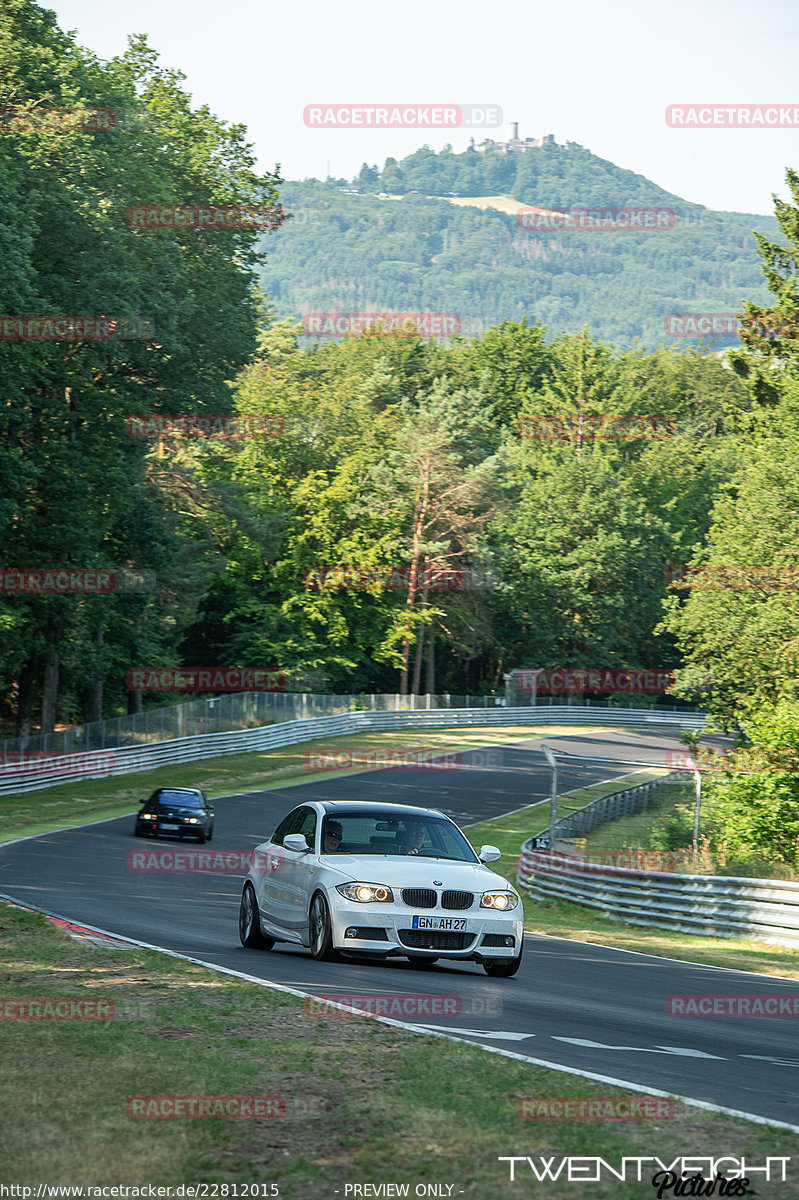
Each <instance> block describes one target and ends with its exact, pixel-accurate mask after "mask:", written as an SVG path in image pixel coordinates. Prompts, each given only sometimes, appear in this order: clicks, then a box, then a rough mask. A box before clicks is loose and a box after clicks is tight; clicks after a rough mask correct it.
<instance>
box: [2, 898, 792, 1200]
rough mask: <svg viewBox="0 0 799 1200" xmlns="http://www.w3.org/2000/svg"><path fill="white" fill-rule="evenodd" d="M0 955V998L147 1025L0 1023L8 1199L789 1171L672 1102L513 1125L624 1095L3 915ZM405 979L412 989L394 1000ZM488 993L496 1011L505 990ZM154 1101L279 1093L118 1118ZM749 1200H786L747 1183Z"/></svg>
mask: <svg viewBox="0 0 799 1200" xmlns="http://www.w3.org/2000/svg"><path fill="white" fill-rule="evenodd" d="M0 941H2V951H3V960H4V962H5V964H6V965H5V967H4V979H3V999H4V1000H5V999H8V998H10V997H15V998H23V997H32V996H36V997H50V998H55V997H59V996H71V997H84V998H85V997H90V998H95V999H97V998H99V997H110V998H111V999H112V1000H113V1001H114V1002H115V1004H117V1005H120V1006H121V1005H122V1004H124V1003H127V1004H128V1005H130V1006H135V1005H140V1006H141V1007H142V1008H148V1011H145V1012H144V1014H143V1015H141V1016H139V1015H137V1012H136V1009H135V1007H132V1015H129V1016H127V1017H120V1018H114V1019H113V1020H110V1021H105V1022H98V1021H70V1022H57V1021H38V1022H36V1021H7V1022H5V1023H4V1028H3V1033H4V1041H5V1049H4V1056H3V1071H2V1073H0V1128H2V1130H3V1174H4V1178H5V1179H8V1180H13V1181H14V1182H16V1183H19V1184H23V1185H26V1186H36V1185H37V1184H38V1183H40V1182H46V1183H51V1184H52V1183H57V1184H62V1185H69V1184H73V1185H84V1186H85V1185H87V1184H92V1185H111V1186H113V1185H128V1186H142V1185H145V1184H159V1185H172V1186H174V1185H177V1184H181V1183H186V1182H189V1181H191V1182H194V1181H202V1182H207V1183H216V1182H218V1183H220V1184H222V1183H228V1184H230V1183H233V1182H235V1183H238V1184H244V1183H256V1182H257V1183H261V1184H269V1183H275V1184H276V1185H277V1187H278V1189H279V1196H280V1200H311V1197H313V1198H314V1200H327V1197H330V1200H333V1197H334V1195H335V1193H336V1190H337V1189H338V1194H339V1195H340V1194H341V1189H342V1184H343V1183H345V1182H350V1183H361V1184H364V1183H372V1184H379V1183H382V1182H392V1183H402V1182H407V1183H408V1184H410V1185H411V1194H413V1189H414V1187H415V1185H417V1184H429V1185H433V1184H440V1183H441V1181H442V1180H443V1181H447V1182H450V1183H452V1184H454V1185H455V1191H454V1194H456V1195H457V1194H463V1195H464V1196H467V1197H469V1196H473V1197H475V1200H477V1198H478V1197H485V1196H491V1197H492V1198H497V1200H504V1198H505V1197H507V1198H508V1200H510V1198H511V1197H513V1198H514V1200H517V1198H518V1195H519V1190H518V1186H519V1185H518V1181H517V1183H516V1184H511V1183H510V1182H509V1179H508V1166H507V1163H499V1162H498V1161H497V1160H498V1158H499V1157H500V1156H503V1155H513V1154H519V1153H523V1154H529V1155H537V1154H542V1155H547V1156H552V1155H554V1156H555V1157H556V1158H559V1157H560V1156H563V1155H569V1154H577V1155H583V1156H585V1155H588V1156H592V1155H597V1156H600V1157H602V1158H604V1159H606V1160H608V1161H609V1162H612V1163H618V1161H619V1160H620V1159H621V1158H622V1156H624V1155H627V1156H644V1155H658V1156H660V1157H661V1158H663V1159H668V1160H669V1161H671V1160H672V1159H673V1158H674V1157H675V1155H677V1154H686V1155H688V1154H690V1155H694V1156H705V1157H708V1156H713V1155H715V1156H717V1155H719V1154H720V1153H724V1152H729V1151H730V1150H731V1149H732V1150H733V1152H734V1153H735V1154H736V1155H737V1156H741V1155H744V1154H745V1155H746V1158H747V1160H749V1161H750V1162H752V1161H757V1162H758V1163H761V1162H763V1161H764V1160H765V1158H766V1157H767V1156H768V1155H774V1154H775V1153H779V1154H781V1155H791V1156H793V1157H794V1160H796V1158H797V1157H799V1135H794V1134H792V1133H790V1132H788V1131H786V1130H775V1129H773V1128H768V1127H764V1126H760V1125H752V1124H749V1123H748V1122H746V1121H744V1120H741V1119H737V1118H732V1117H727V1116H721V1115H719V1114H715V1113H710V1112H706V1111H704V1110H701V1109H696V1108H692V1107H690V1106H687V1105H683V1104H682V1103H680V1102H676V1104H675V1111H674V1116H673V1117H672V1118H663V1117H661V1118H659V1119H657V1120H624V1121H607V1120H602V1121H598V1120H594V1121H591V1122H585V1121H583V1122H580V1121H567V1120H552V1121H541V1120H537V1121H535V1120H527V1121H521V1120H520V1119H519V1117H518V1116H517V1104H518V1101H519V1100H520V1099H522V1098H524V1097H534V1096H535V1097H558V1098H575V1097H598V1096H612V1095H615V1096H620V1095H629V1094H630V1091H629V1089H623V1088H618V1087H612V1086H610V1085H608V1084H600V1083H592V1082H590V1081H588V1080H582V1079H580V1078H579V1077H576V1076H570V1075H567V1074H563V1073H561V1072H558V1071H556V1070H553V1069H548V1068H544V1067H538V1066H535V1065H533V1064H531V1063H525V1062H519V1061H515V1060H511V1059H507V1058H504V1057H501V1056H499V1055H494V1054H491V1055H489V1054H487V1053H486V1052H485V1051H484V1050H482V1049H481V1048H479V1047H473V1046H468V1045H465V1044H463V1043H454V1042H449V1041H445V1040H442V1039H439V1038H433V1037H430V1036H427V1035H421V1034H411V1033H407V1032H405V1031H402V1030H398V1029H394V1028H389V1027H386V1026H384V1025H381V1024H379V1023H377V1022H374V1021H371V1020H369V1019H366V1018H359V1017H348V1016H342V1017H338V1018H329V1017H328V1018H319V1017H312V1016H310V1015H306V1013H305V1011H304V1002H303V1000H302V999H300V998H298V997H293V996H289V995H285V994H280V993H277V992H273V991H270V990H269V989H267V988H261V987H258V986H256V985H254V984H250V983H247V982H244V981H242V980H238V979H235V978H231V977H229V976H225V975H220V974H217V973H215V972H212V971H210V970H207V969H205V968H202V967H200V966H198V965H196V964H193V963H189V962H184V961H182V960H179V959H175V958H171V957H167V956H166V955H161V954H157V953H155V952H150V951H145V950H141V949H138V948H136V947H132V948H129V949H125V950H121V951H118V950H111V949H106V948H102V949H96V948H93V947H90V946H86V945H83V944H79V943H76V942H75V941H73V940H71V939H70V938H69V937H68V936H67V935H66V934H65V933H63V932H62V931H61V930H58V929H56V928H54V927H53V926H52V925H50V924H48V923H47V922H46V921H45V920H44V919H43V918H42V917H40V916H38V915H34V914H30V913H26V912H23V911H22V910H20V909H15V908H9V907H1V908H0ZM242 966H243V968H244V969H245V970H246V968H247V962H246V961H244V962H243V964H242ZM421 982H422V981H421V979H420V976H419V974H418V973H416V972H414V978H413V979H410V978H409V989H408V990H409V991H413V992H417V993H418V992H420V991H423V984H422V986H421V987H420V983H421ZM376 983H377V984H379V979H378V972H377V971H376ZM488 986H491V987H492V988H495V989H496V991H497V992H498V993H499V994H500V995H502V994H503V993H504V992H505V991H506V990H507V991H508V992H509V993H512V991H513V987H514V983H513V981H512V980H503V981H491V983H490V984H489V985H488ZM153 1009H154V1012H153ZM173 1095H181V1096H209V1095H211V1096H219V1095H227V1096H236V1095H246V1096H272V1097H275V1096H279V1097H281V1098H282V1099H283V1102H284V1105H285V1115H284V1116H283V1117H279V1118H258V1119H243V1120H233V1119H212V1120H200V1119H196V1118H195V1119H192V1118H180V1119H149V1120H148V1119H139V1118H134V1117H131V1116H129V1115H128V1109H127V1105H128V1101H129V1100H130V1099H131V1098H132V1097H144V1096H173ZM736 1099H737V1098H736V1097H731V1103H733V1104H734V1103H735V1101H736ZM530 1179H531V1177H530ZM531 1181H532V1179H531ZM640 1187H641V1185H640V1184H632V1185H630V1187H629V1193H630V1194H633V1193H634V1194H636V1195H637V1194H638V1193H639V1192H640ZM627 1192H628V1189H627V1188H625V1189H623V1193H622V1188H621V1186H620V1184H619V1183H618V1181H611V1180H608V1181H603V1182H601V1183H595V1184H593V1185H592V1188H591V1196H592V1200H615V1198H617V1197H618V1196H619V1195H620V1194H627ZM209 1194H210V1193H209ZM220 1194H221V1193H220ZM267 1194H268V1192H267ZM572 1195H573V1185H572V1184H570V1183H568V1182H566V1181H565V1180H561V1181H559V1182H556V1183H551V1182H550V1183H547V1184H546V1196H547V1198H548V1200H549V1198H550V1197H572ZM758 1195H760V1196H764V1197H774V1198H775V1200H783V1197H784V1196H785V1195H786V1193H785V1191H784V1185H782V1184H768V1183H765V1184H761V1183H760V1182H758Z"/></svg>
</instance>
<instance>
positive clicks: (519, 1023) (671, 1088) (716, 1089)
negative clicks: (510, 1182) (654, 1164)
mask: <svg viewBox="0 0 799 1200" xmlns="http://www.w3.org/2000/svg"><path fill="white" fill-rule="evenodd" d="M542 740H546V742H547V744H548V745H550V746H552V747H553V748H555V749H557V750H562V751H563V752H566V753H578V754H584V755H591V756H597V757H600V758H605V759H606V758H614V759H617V760H620V762H619V767H618V769H617V770H614V769H613V768H612V767H609V766H608V765H607V764H604V765H596V766H571V765H570V766H569V767H565V766H564V767H562V768H561V769H560V770H559V791H560V792H561V793H563V792H566V791H570V790H572V789H574V788H577V787H580V786H583V785H585V784H586V783H590V782H595V781H597V780H601V779H608V778H614V777H617V776H623V775H625V774H627V773H628V772H629V771H630V770H631V768H630V767H629V766H625V765H623V763H622V761H621V760H624V759H629V760H633V761H642V762H650V761H651V762H652V763H653V764H662V763H663V762H664V760H665V754H666V751H667V750H673V749H676V748H679V742H678V741H677V739H676V736H670V735H666V734H659V733H655V732H651V731H640V732H638V731H618V730H607V731H601V732H596V733H580V732H575V733H574V734H568V735H562V736H559V737H546V738H545V739H542V738H540V737H534V738H529V739H524V740H521V741H516V742H513V743H510V744H507V745H505V746H501V747H497V748H496V749H484V750H479V751H472V752H464V753H463V754H462V756H461V761H460V762H459V763H458V766H457V769H424V770H401V771H371V772H366V773H362V774H359V775H357V776H350V777H342V778H338V779H330V778H329V777H326V776H325V774H324V773H320V774H319V775H317V776H315V777H314V778H313V780H311V781H309V782H303V783H301V784H298V785H294V786H285V787H281V788H277V789H270V790H269V791H264V792H250V793H247V794H245V795H232V796H225V797H222V798H218V799H215V800H214V802H213V803H214V807H215V809H216V826H215V832H214V840H213V841H212V842H211V843H210V845H209V846H206V847H203V850H213V851H220V850H239V851H241V850H245V849H252V848H253V847H254V846H256V845H258V844H259V843H260V842H262V841H264V840H265V839H266V838H267V837H268V836H269V835H270V834H271V833H272V831H273V830H274V828H275V826H276V825H277V823H278V821H279V820H280V819H281V818H282V817H283V816H284V815H285V814H286V813H287V812H288V811H289V809H291V808H293V807H294V806H295V805H296V804H299V803H301V802H302V801H303V800H307V799H322V798H328V799H369V800H380V801H394V802H398V803H414V804H419V805H424V806H429V807H434V808H439V809H441V810H443V811H444V812H446V813H447V814H448V815H449V816H451V817H452V818H453V819H454V820H455V821H457V822H458V823H459V824H461V825H464V826H468V825H469V824H472V823H475V822H477V821H480V820H484V819H486V818H488V817H494V816H498V815H500V814H501V813H505V812H509V811H512V810H514V809H518V808H520V807H522V806H524V805H526V804H532V803H536V802H540V803H542V804H546V801H547V798H548V794H549V786H550V774H549V770H548V768H547V766H546V763H545V761H544V758H543V756H542V754H541V752H540V750H539V748H538V747H539V746H540V744H541V741H542ZM163 782H164V783H168V782H169V778H168V772H166V773H165V776H164V780H163ZM542 817H543V812H542ZM541 824H542V825H543V824H544V820H543V819H542V822H541ZM132 831H133V819H132V817H124V818H118V819H115V820H112V821H105V822H102V823H98V824H95V825H90V826H85V827H83V828H81V829H73V830H64V831H62V832H59V833H49V834H42V835H41V836H38V837H33V838H29V839H26V840H24V841H20V842H17V843H14V844H10V845H7V846H0V893H2V894H3V895H5V896H6V897H9V898H11V899H14V900H16V901H18V902H19V903H21V904H26V903H29V904H31V905H34V906H38V907H41V908H44V909H46V910H48V911H50V912H55V913H57V914H59V915H61V916H64V917H67V918H68V919H70V920H72V921H76V922H81V921H84V922H86V923H87V924H89V925H93V926H98V927H100V928H102V929H105V930H107V931H109V932H111V933H116V934H120V935H122V936H126V937H131V938H135V939H138V940H141V941H144V942H147V943H150V944H153V945H158V946H161V947H164V948H167V949H170V950H175V951H177V952H179V953H182V954H187V955H190V956H191V957H194V958H199V959H202V960H203V961H205V962H208V963H213V964H217V965H220V966H223V967H226V968H230V969H233V970H238V971H243V972H246V973H248V974H251V975H255V976H258V977H259V978H262V979H268V980H272V981H274V982H277V983H281V984H284V985H287V986H290V987H293V988H299V989H302V990H304V991H308V992H311V993H313V994H315V995H320V996H326V997H329V998H331V999H336V998H339V999H341V1000H343V1001H344V1002H345V1003H353V1000H352V999H351V998H352V997H360V998H363V997H369V998H371V1000H372V1002H373V1003H376V1002H377V1001H378V1000H379V1001H382V1005H383V1011H384V1012H385V1013H386V1015H391V1016H397V1015H398V1013H397V1011H396V1005H393V1006H390V1002H391V1001H393V1000H399V1001H401V1000H402V997H403V996H419V995H420V994H421V995H423V996H428V997H430V1008H431V1011H430V1013H429V1014H428V1013H427V1012H426V1011H425V1002H424V1001H422V1002H419V1006H418V1007H416V1008H413V1009H412V1014H411V1015H409V1016H407V1017H406V1018H405V1019H408V1020H409V1021H410V1022H411V1023H413V1024H415V1025H419V1024H422V1025H425V1026H427V1027H429V1028H431V1029H437V1030H444V1031H447V1032H452V1033H455V1034H457V1035H459V1036H463V1037H467V1038H469V1039H471V1040H473V1041H475V1042H478V1043H481V1044H485V1045H488V1046H495V1047H501V1048H503V1049H506V1050H512V1051H514V1052H515V1053H520V1054H526V1055H530V1056H531V1057H533V1058H535V1059H539V1060H543V1061H545V1062H548V1063H552V1065H553V1066H569V1067H574V1068H579V1069H580V1070H585V1071H591V1072H595V1073H598V1074H601V1075H606V1076H610V1077H613V1078H615V1079H622V1080H626V1081H629V1082H633V1083H637V1084H639V1085H642V1086H646V1087H650V1088H657V1089H662V1090H663V1091H667V1092H673V1093H676V1094H679V1095H683V1096H687V1097H692V1098H694V1099H699V1100H704V1101H708V1102H711V1103H713V1104H718V1105H722V1106H725V1107H727V1108H732V1109H735V1110H739V1111H742V1112H747V1113H753V1114H757V1115H759V1116H762V1117H766V1118H770V1119H772V1120H779V1121H785V1122H788V1123H790V1124H792V1125H796V1126H799V1083H798V1082H797V1068H799V1046H798V1045H797V1041H796V1032H795V1030H796V1023H795V1019H794V1020H791V1019H790V1018H785V1019H779V1018H761V1019H755V1018H749V1019H746V1018H734V1017H710V1018H704V1017H703V1018H683V1017H675V1016H671V1015H669V1013H668V1012H667V1003H666V1002H667V997H669V996H675V995H677V996H686V995H693V996H696V995H702V996H707V995H713V996H719V995H721V996H728V995H736V996H741V995H745V996H754V995H759V996H764V997H765V996H775V995H776V996H778V997H781V998H785V997H797V996H799V984H797V983H795V982H793V981H789V980H783V979H776V978H768V977H764V976H758V975H751V974H747V973H745V972H737V971H735V972H733V971H723V970H719V969H715V968H712V967H704V966H696V965H691V964H688V963H682V962H676V961H672V960H670V959H664V958H657V957H649V956H647V955H642V954H630V953H625V952H623V951H620V950H614V949H608V948H605V947H601V946H594V945H588V944H585V943H580V942H573V941H567V940H560V939H556V938H547V937H539V936H536V935H527V937H526V938H525V958H524V962H523V964H522V967H521V970H520V971H519V973H518V975H517V976H515V978H513V979H507V980H505V979H490V978H489V977H488V976H487V975H485V973H484V972H483V970H482V968H481V967H479V966H478V965H477V964H475V963H468V964H463V965H453V964H447V963H445V962H443V961H440V962H439V963H438V964H436V965H435V966H432V967H430V968H429V969H427V970H418V969H414V968H411V967H410V965H409V964H408V963H407V962H406V961H404V960H396V961H391V960H389V961H388V962H385V963H364V962H358V961H346V962H342V963H317V962H314V961H313V959H312V958H311V957H310V954H309V952H308V951H303V950H301V949H299V948H294V947H280V946H278V947H275V949H274V950H273V951H271V952H259V951H251V950H244V949H243V948H242V947H241V946H240V945H239V942H238V930H237V917H238V905H239V897H240V894H241V876H240V875H238V874H213V875H212V874H207V873H196V872H194V873H191V872H181V873H178V872H174V871H173V872H143V871H141V870H136V869H132V866H131V864H132V861H133V860H131V858H130V854H131V852H133V851H141V850H143V849H144V850H149V849H156V848H157V849H158V850H159V851H163V850H166V849H168V848H177V845H178V843H177V842H174V841H171V840H168V839H161V840H159V841H158V842H153V841H150V840H148V839H138V838H136V839H134V838H133V836H132ZM531 832H532V831H531ZM190 848H191V849H193V848H194V844H191V845H190V844H189V843H183V844H182V849H184V850H187V849H190ZM198 849H199V848H198ZM140 861H141V860H140ZM436 1008H437V1010H438V1011H436Z"/></svg>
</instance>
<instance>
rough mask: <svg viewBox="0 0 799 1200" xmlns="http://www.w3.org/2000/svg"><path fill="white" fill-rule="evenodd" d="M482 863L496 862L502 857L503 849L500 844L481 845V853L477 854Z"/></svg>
mask: <svg viewBox="0 0 799 1200" xmlns="http://www.w3.org/2000/svg"><path fill="white" fill-rule="evenodd" d="M477 857H478V858H479V859H480V862H481V863H491V862H496V861H497V860H498V859H500V858H502V851H501V850H500V849H499V847H498V846H481V847H480V853H479V854H478V856H477Z"/></svg>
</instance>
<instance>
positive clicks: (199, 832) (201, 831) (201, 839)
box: [197, 829, 205, 846]
mask: <svg viewBox="0 0 799 1200" xmlns="http://www.w3.org/2000/svg"><path fill="white" fill-rule="evenodd" d="M197 841H198V842H199V843H200V845H201V846H202V845H203V843H204V842H205V830H204V829H198V830H197Z"/></svg>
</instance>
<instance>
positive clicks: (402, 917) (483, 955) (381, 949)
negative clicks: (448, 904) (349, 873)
mask: <svg viewBox="0 0 799 1200" xmlns="http://www.w3.org/2000/svg"><path fill="white" fill-rule="evenodd" d="M329 905H330V919H331V922H332V925H333V945H334V946H335V947H336V949H337V950H343V951H345V952H347V951H349V952H351V953H353V954H369V955H380V956H382V957H386V958H387V957H389V956H393V955H402V956H403V957H405V956H408V955H410V956H418V957H420V958H452V959H463V960H464V961H472V962H491V961H494V960H496V959H504V958H516V956H517V955H518V954H519V951H520V949H521V944H522V937H523V933H524V921H523V919H522V913H521V905H519V906H518V907H517V908H516V909H513V910H512V912H510V913H507V914H500V915H498V914H496V913H492V914H491V915H489V911H490V910H480V909H477V908H471V909H467V910H466V911H465V912H443V911H442V910H441V909H436V910H435V912H430V911H429V910H428V911H427V912H422V911H420V910H414V909H411V908H405V907H402V908H400V907H399V906H396V905H391V904H386V905H379V904H375V905H371V904H357V903H354V902H351V901H347V900H343V899H342V898H341V897H340V896H338V895H337V897H336V898H332V897H331V898H330V899H329ZM483 913H485V915H483ZM414 916H435V917H445V918H451V919H453V920H456V921H458V920H465V921H466V928H465V930H462V931H461V930H457V929H456V930H424V931H422V930H415V929H414V928H413V918H414ZM353 930H354V931H356V933H357V936H355V937H352V936H350V937H347V936H346V934H347V932H348V931H350V932H352V931H353ZM509 939H512V944H509Z"/></svg>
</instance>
